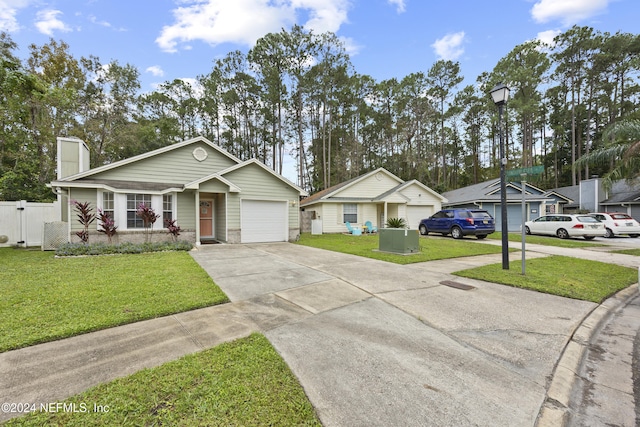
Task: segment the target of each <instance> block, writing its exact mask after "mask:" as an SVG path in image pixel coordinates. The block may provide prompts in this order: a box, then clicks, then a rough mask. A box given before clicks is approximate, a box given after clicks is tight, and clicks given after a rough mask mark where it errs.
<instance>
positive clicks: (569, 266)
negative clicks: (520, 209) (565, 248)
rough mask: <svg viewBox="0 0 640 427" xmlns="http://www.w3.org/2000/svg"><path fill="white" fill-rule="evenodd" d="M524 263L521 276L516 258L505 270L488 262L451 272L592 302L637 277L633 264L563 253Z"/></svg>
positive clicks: (606, 295)
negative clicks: (609, 261)
mask: <svg viewBox="0 0 640 427" xmlns="http://www.w3.org/2000/svg"><path fill="white" fill-rule="evenodd" d="M525 267H526V268H525V275H524V276H523V275H522V274H521V273H522V270H521V261H520V260H518V261H512V262H511V263H510V264H509V268H510V269H509V270H503V269H502V265H501V264H490V265H485V266H482V267H476V268H471V269H468V270H462V271H457V272H455V273H454V274H455V275H458V276H462V277H468V278H471V279H478V280H485V281H488V282H494V283H501V284H503V285H509V286H515V287H517V288H523V289H530V290H533V291H538V292H544V293H547V294H553V295H559V296H562V297H568V298H573V299H579V300H584V301H591V302H595V303H601V302H602V301H604V300H605V299H606V298H608V297H609V296H611V295H613V294H614V293H616V292H618V291H620V290H622V289H624V288H626V287H627V286H630V285H632V284H634V283H636V282H637V280H638V272H637V271H636V270H635V269H633V268H628V267H621V266H617V265H612V264H607V263H603V262H599V261H589V260H583V259H578V258H570V257H565V256H549V257H544V258H535V259H530V260H527V261H526V264H525Z"/></svg>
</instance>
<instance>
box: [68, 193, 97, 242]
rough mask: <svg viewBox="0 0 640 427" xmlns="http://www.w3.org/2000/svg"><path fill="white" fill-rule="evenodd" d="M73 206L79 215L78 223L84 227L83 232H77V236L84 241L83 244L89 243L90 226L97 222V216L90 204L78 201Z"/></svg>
mask: <svg viewBox="0 0 640 427" xmlns="http://www.w3.org/2000/svg"><path fill="white" fill-rule="evenodd" d="M73 205H74V206H73V207H74V209H75V211H76V213H77V217H78V222H79V223H80V225H82V227H83V228H82V230H81V231H76V236H78V237H79V238H80V240H82V243H89V225H91V223H92V222H93V221H95V220H96V214H94V213H93V212H92V209H91V203H90V202H84V203H80V202H78V201H77V200H76V201H74V202H73Z"/></svg>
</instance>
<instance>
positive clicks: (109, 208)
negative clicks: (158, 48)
mask: <svg viewBox="0 0 640 427" xmlns="http://www.w3.org/2000/svg"><path fill="white" fill-rule="evenodd" d="M113 201H114V199H113V193H112V192H111V191H103V192H102V212H104V213H105V215H109V216H110V217H111V219H114V218H115V217H114V216H113V215H114V204H113Z"/></svg>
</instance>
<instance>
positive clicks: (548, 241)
mask: <svg viewBox="0 0 640 427" xmlns="http://www.w3.org/2000/svg"><path fill="white" fill-rule="evenodd" d="M487 238H488V239H493V240H502V233H500V232H499V231H496V232H495V233H492V234H489V236H487ZM524 240H525V242H526V243H532V244H536V245H547V246H559V247H561V248H589V247H594V246H606V245H604V244H602V243H598V242H594V241H587V240H584V239H583V238H576V239H559V238H557V237H554V236H534V235H525V239H524ZM509 241H510V242H522V234H520V233H509Z"/></svg>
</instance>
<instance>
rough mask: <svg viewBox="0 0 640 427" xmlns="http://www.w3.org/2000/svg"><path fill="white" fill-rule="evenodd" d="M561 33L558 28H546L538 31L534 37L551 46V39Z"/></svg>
mask: <svg viewBox="0 0 640 427" xmlns="http://www.w3.org/2000/svg"><path fill="white" fill-rule="evenodd" d="M560 33H562V31H560V30H547V31H542V32H540V33H538V36H537V37H536V39H538V40H540V41H541V42H542V43H544V44H545V45H548V46H553V39H554V38H555V37H556V36H557V35H559V34H560Z"/></svg>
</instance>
